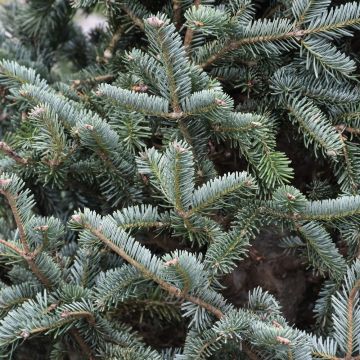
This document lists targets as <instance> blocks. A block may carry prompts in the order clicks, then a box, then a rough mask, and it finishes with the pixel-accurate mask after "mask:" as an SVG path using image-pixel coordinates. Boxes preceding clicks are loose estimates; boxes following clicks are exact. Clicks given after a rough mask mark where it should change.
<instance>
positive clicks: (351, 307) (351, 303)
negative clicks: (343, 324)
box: [345, 280, 360, 360]
mask: <svg viewBox="0 0 360 360" xmlns="http://www.w3.org/2000/svg"><path fill="white" fill-rule="evenodd" d="M359 289H360V280H358V281H356V282H355V284H354V287H353V288H352V289H351V291H350V294H349V299H348V302H347V321H348V324H347V325H348V335H347V338H348V341H347V346H346V356H345V360H351V359H353V357H352V352H353V331H354V324H353V322H354V319H353V311H354V300H355V297H356V295H357V293H358V291H359Z"/></svg>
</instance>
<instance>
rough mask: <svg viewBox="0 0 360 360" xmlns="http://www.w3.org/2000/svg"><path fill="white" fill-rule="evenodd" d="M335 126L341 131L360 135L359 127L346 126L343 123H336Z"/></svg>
mask: <svg viewBox="0 0 360 360" xmlns="http://www.w3.org/2000/svg"><path fill="white" fill-rule="evenodd" d="M335 128H336V130H338V131H341V132H343V131H347V132H349V133H351V134H353V135H360V129H358V128H353V127H350V126H346V125H345V124H340V125H336V126H335Z"/></svg>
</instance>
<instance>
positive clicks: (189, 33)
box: [184, 0, 201, 52]
mask: <svg viewBox="0 0 360 360" xmlns="http://www.w3.org/2000/svg"><path fill="white" fill-rule="evenodd" d="M200 4H201V0H195V1H194V6H195V7H196V8H198V7H199V6H200ZM193 36H194V31H193V30H192V29H190V28H187V29H186V32H185V37H184V47H185V49H186V50H187V52H189V48H190V45H191V42H192V39H193Z"/></svg>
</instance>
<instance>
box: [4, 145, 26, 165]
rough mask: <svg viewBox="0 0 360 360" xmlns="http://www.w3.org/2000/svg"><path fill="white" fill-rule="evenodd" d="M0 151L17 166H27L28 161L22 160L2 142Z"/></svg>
mask: <svg viewBox="0 0 360 360" xmlns="http://www.w3.org/2000/svg"><path fill="white" fill-rule="evenodd" d="M0 151H2V152H3V153H4V154H6V155H7V156H9V157H10V158H11V159H13V160H15V161H16V162H17V163H18V164H21V165H26V164H28V159H24V158H23V157H21V156H20V155H19V154H17V153H16V152H15V151H14V150H13V149H11V147H10V146H9V145H8V144H6V143H5V142H3V141H0Z"/></svg>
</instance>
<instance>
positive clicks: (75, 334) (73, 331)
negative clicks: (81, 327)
mask: <svg viewBox="0 0 360 360" xmlns="http://www.w3.org/2000/svg"><path fill="white" fill-rule="evenodd" d="M70 334H71V336H72V337H73V338H74V339H75V340H76V342H77V343H78V344H79V346H80V348H81V350H82V351H83V353H84V354H86V356H87V357H88V359H89V360H95V357H94V355H93V354H92V350H91V348H90V346H89V345H88V344H87V343H86V342H85V341H84V339H83V337H82V336H81V334H80V333H79V331H78V329H75V328H72V329H71V330H70Z"/></svg>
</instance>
